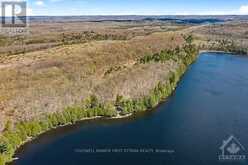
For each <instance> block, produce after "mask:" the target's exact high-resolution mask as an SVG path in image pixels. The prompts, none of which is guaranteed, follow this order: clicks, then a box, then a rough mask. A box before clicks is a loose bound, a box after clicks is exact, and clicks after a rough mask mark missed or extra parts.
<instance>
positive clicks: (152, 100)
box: [0, 45, 199, 165]
mask: <svg viewBox="0 0 248 165" xmlns="http://www.w3.org/2000/svg"><path fill="white" fill-rule="evenodd" d="M187 46H188V47H186V48H185V49H187V48H188V52H187V55H186V56H185V57H179V60H178V61H177V67H176V69H175V70H173V72H171V73H170V74H169V76H168V78H167V79H166V80H165V81H163V82H159V83H158V84H157V85H156V86H155V87H154V88H153V90H152V91H151V92H150V93H149V94H148V95H147V96H144V97H142V98H140V99H137V100H135V99H134V100H133V99H125V98H122V99H121V100H119V101H120V102H118V103H117V102H116V103H117V104H114V103H111V104H103V105H100V104H96V99H97V98H95V97H94V96H92V97H90V98H88V99H86V100H85V101H86V104H85V105H84V106H83V107H82V108H79V107H77V106H75V107H68V108H66V109H65V110H64V111H62V112H61V113H54V114H51V115H48V116H47V118H45V119H41V120H33V121H27V122H23V123H19V125H17V126H16V128H15V129H14V130H7V131H8V132H6V133H7V134H6V135H4V136H2V137H3V138H6V139H5V140H6V141H3V142H5V143H3V144H6V145H13V146H12V147H13V153H12V152H10V153H8V152H5V153H3V155H1V154H0V159H1V158H3V161H4V162H5V163H7V162H12V161H14V160H16V159H18V158H16V157H13V156H15V154H16V151H17V150H18V149H19V148H20V147H22V146H23V145H25V144H26V143H27V142H30V141H32V140H34V139H37V138H39V136H40V135H42V134H44V133H46V132H49V131H51V130H54V129H57V128H60V127H64V126H68V125H74V124H75V123H77V122H80V121H86V120H94V119H100V118H105V119H109V120H115V119H122V118H127V117H130V116H133V115H134V114H135V113H137V112H142V111H149V110H152V109H154V108H155V107H157V106H158V105H160V103H161V102H163V101H164V100H165V99H167V98H168V97H169V96H171V94H172V93H173V92H174V91H175V89H176V87H177V85H178V83H179V82H180V80H181V78H182V76H183V75H184V74H185V72H186V71H187V69H188V67H189V66H190V65H191V64H192V63H194V62H195V61H196V60H197V58H198V56H199V51H198V49H197V48H195V47H193V48H192V47H190V46H191V45H187ZM181 51H185V50H184V49H182V50H181ZM159 55H160V56H161V58H162V56H163V55H164V54H162V53H161V54H159ZM150 59H152V60H153V59H154V56H153V55H152V56H151V58H150ZM161 60H162V59H161ZM142 62H144V63H149V62H150V61H149V60H148V61H142ZM156 62H162V61H156ZM120 97H121V96H120ZM92 101H93V102H92ZM95 105H96V107H95ZM117 105H121V109H122V110H121V112H120V111H118V110H117V109H116V108H117ZM85 108H86V109H85ZM99 108H100V109H99ZM113 108H114V109H113ZM99 110H100V111H99ZM121 114H123V115H121ZM75 115H76V116H75ZM12 137H14V138H15V140H17V141H13V143H9V142H11V141H9V140H11V138H12ZM8 138H9V139H8ZM1 156H3V157H1ZM4 156H6V157H4ZM4 158H5V159H4ZM1 165H2V164H1ZM3 165H4V164H3Z"/></svg>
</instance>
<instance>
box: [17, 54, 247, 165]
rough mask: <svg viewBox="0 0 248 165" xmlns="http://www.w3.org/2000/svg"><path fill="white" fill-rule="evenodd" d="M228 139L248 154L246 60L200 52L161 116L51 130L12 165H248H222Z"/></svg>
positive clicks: (161, 109)
mask: <svg viewBox="0 0 248 165" xmlns="http://www.w3.org/2000/svg"><path fill="white" fill-rule="evenodd" d="M230 135H234V136H235V137H236V138H237V139H238V140H239V141H240V143H241V144H242V145H243V146H244V147H245V148H246V149H247V153H246V155H247V154H248V58H247V57H242V56H232V55H227V54H216V53H202V55H201V56H200V57H199V59H198V60H197V62H196V63H195V64H193V65H192V66H191V67H189V69H188V71H187V73H186V74H185V75H184V77H183V78H182V80H181V82H180V83H179V85H178V88H177V90H176V91H175V93H174V94H173V96H171V97H170V98H169V99H168V100H167V102H165V103H162V104H161V105H160V106H159V107H158V108H157V110H155V111H150V112H146V113H143V114H138V115H137V116H135V117H130V118H127V119H119V120H95V121H84V122H81V123H78V124H77V125H75V126H68V127H64V128H59V129H56V130H53V131H50V132H48V133H46V134H44V135H42V136H40V137H39V138H38V139H36V140H34V141H32V142H31V143H29V144H27V145H25V146H24V147H22V148H21V149H20V150H19V151H18V153H17V155H16V156H17V157H19V158H20V159H19V160H18V161H16V162H15V163H14V164H15V165H84V164H85V165H88V164H91V165H98V164H99V165H116V164H118V165H132V164H137V165H138V164H142V165H146V164H147V165H151V164H154V165H165V164H169V165H215V164H216V165H217V164H229V165H232V164H248V163H247V162H241V161H235V162H221V161H219V160H218V155H220V154H221V151H220V149H219V148H220V147H221V145H222V142H223V140H226V139H227V138H228V137H229V136H230ZM86 149H90V150H86ZM98 149H108V150H105V152H103V150H98ZM114 149H119V150H114ZM121 149H122V150H121ZM131 149H132V150H131ZM142 149H143V150H142ZM156 149H157V152H156ZM158 149H160V150H158ZM86 151H87V152H88V153H87V152H86ZM89 151H91V152H90V153H89ZM93 151H94V152H93ZM100 151H101V152H100Z"/></svg>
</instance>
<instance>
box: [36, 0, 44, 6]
mask: <svg viewBox="0 0 248 165" xmlns="http://www.w3.org/2000/svg"><path fill="white" fill-rule="evenodd" d="M35 4H36V5H38V6H43V5H44V2H43V1H41V0H38V1H36V2H35Z"/></svg>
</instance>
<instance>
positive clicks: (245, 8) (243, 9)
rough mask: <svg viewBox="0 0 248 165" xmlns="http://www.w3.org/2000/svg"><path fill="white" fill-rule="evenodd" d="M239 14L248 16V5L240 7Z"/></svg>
mask: <svg viewBox="0 0 248 165" xmlns="http://www.w3.org/2000/svg"><path fill="white" fill-rule="evenodd" d="M239 13H240V14H243V15H245V14H248V5H242V6H240V8H239Z"/></svg>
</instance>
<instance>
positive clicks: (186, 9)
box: [0, 0, 248, 16]
mask: <svg viewBox="0 0 248 165" xmlns="http://www.w3.org/2000/svg"><path fill="white" fill-rule="evenodd" d="M0 1H4V0H0ZM7 1H8V0H7ZM9 1H10V0H9ZM12 1H13V0H12ZM18 1H20V0H18ZM27 3H28V15H36V16H37V15H53V16H62V15H227V14H235V15H246V14H248V0H27Z"/></svg>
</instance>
